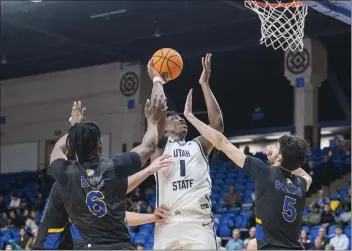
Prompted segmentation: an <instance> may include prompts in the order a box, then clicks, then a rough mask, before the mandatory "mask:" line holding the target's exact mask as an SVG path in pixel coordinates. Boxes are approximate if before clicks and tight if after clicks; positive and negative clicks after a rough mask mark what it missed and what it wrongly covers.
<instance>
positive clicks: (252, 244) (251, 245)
mask: <svg viewBox="0 0 352 251" xmlns="http://www.w3.org/2000/svg"><path fill="white" fill-rule="evenodd" d="M247 250H257V239H252V240H250V241H249V242H248V246H247Z"/></svg>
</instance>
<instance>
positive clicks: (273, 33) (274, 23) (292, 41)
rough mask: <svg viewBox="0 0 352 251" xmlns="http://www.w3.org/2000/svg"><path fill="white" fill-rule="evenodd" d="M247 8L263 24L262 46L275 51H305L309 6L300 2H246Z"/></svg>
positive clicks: (265, 0)
mask: <svg viewBox="0 0 352 251" xmlns="http://www.w3.org/2000/svg"><path fill="white" fill-rule="evenodd" d="M284 2H285V3H284ZM245 6H246V7H247V8H249V9H251V10H253V11H254V12H255V13H257V14H258V16H259V19H260V22H261V23H262V24H261V33H262V37H261V39H260V44H265V45H266V46H267V47H269V46H272V47H273V48H274V49H275V50H276V49H278V48H282V49H283V50H284V51H285V50H287V49H291V50H292V51H295V50H297V49H298V50H299V51H302V50H303V37H304V21H305V17H306V16H307V10H308V7H307V5H304V4H303V3H302V2H301V1H299V0H290V1H284V0H260V1H259V0H258V1H252V0H245Z"/></svg>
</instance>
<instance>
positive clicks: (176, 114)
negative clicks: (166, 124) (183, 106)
mask: <svg viewBox="0 0 352 251" xmlns="http://www.w3.org/2000/svg"><path fill="white" fill-rule="evenodd" d="M166 116H167V117H171V116H178V113H177V112H175V111H167V113H166Z"/></svg>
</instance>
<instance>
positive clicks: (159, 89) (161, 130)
mask: <svg viewBox="0 0 352 251" xmlns="http://www.w3.org/2000/svg"><path fill="white" fill-rule="evenodd" d="M147 69H148V74H149V77H150V79H151V80H152V81H153V89H152V95H151V96H152V97H153V96H154V95H155V94H157V95H161V96H163V97H164V98H165V112H164V114H163V115H162V116H161V118H160V121H159V123H158V147H163V145H164V144H165V142H166V138H167V137H166V136H165V127H166V111H167V107H166V106H167V105H166V96H165V93H164V88H163V84H164V83H165V80H164V79H163V78H161V76H160V74H159V73H158V72H157V71H156V70H155V69H154V67H153V61H152V59H150V60H149V62H148V66H147Z"/></svg>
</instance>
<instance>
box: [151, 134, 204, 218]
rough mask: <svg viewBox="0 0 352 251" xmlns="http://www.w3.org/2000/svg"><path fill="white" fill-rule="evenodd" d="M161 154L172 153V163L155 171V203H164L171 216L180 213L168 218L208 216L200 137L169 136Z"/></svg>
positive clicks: (158, 204)
mask: <svg viewBox="0 0 352 251" xmlns="http://www.w3.org/2000/svg"><path fill="white" fill-rule="evenodd" d="M163 154H164V155H165V154H170V155H172V161H173V164H172V166H171V167H168V168H164V169H162V170H160V171H159V172H157V173H156V174H155V178H156V189H157V194H156V204H157V205H156V206H160V205H162V204H164V205H165V206H167V207H168V208H169V209H170V214H171V215H170V216H177V215H180V216H181V217H171V218H170V220H171V221H173V220H177V219H179V218H184V217H182V216H185V217H186V218H188V217H192V216H193V215H195V216H196V215H200V216H201V215H203V216H207V217H206V218H208V217H209V218H208V219H210V218H211V202H210V193H211V179H210V174H209V165H208V158H207V157H206V155H205V154H204V151H203V147H202V146H201V144H200V142H199V139H198V138H196V139H194V140H192V141H188V142H185V141H174V140H172V139H171V138H168V139H167V143H166V146H165V150H164V153H163ZM187 216H188V217H187ZM202 218H203V217H202Z"/></svg>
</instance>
